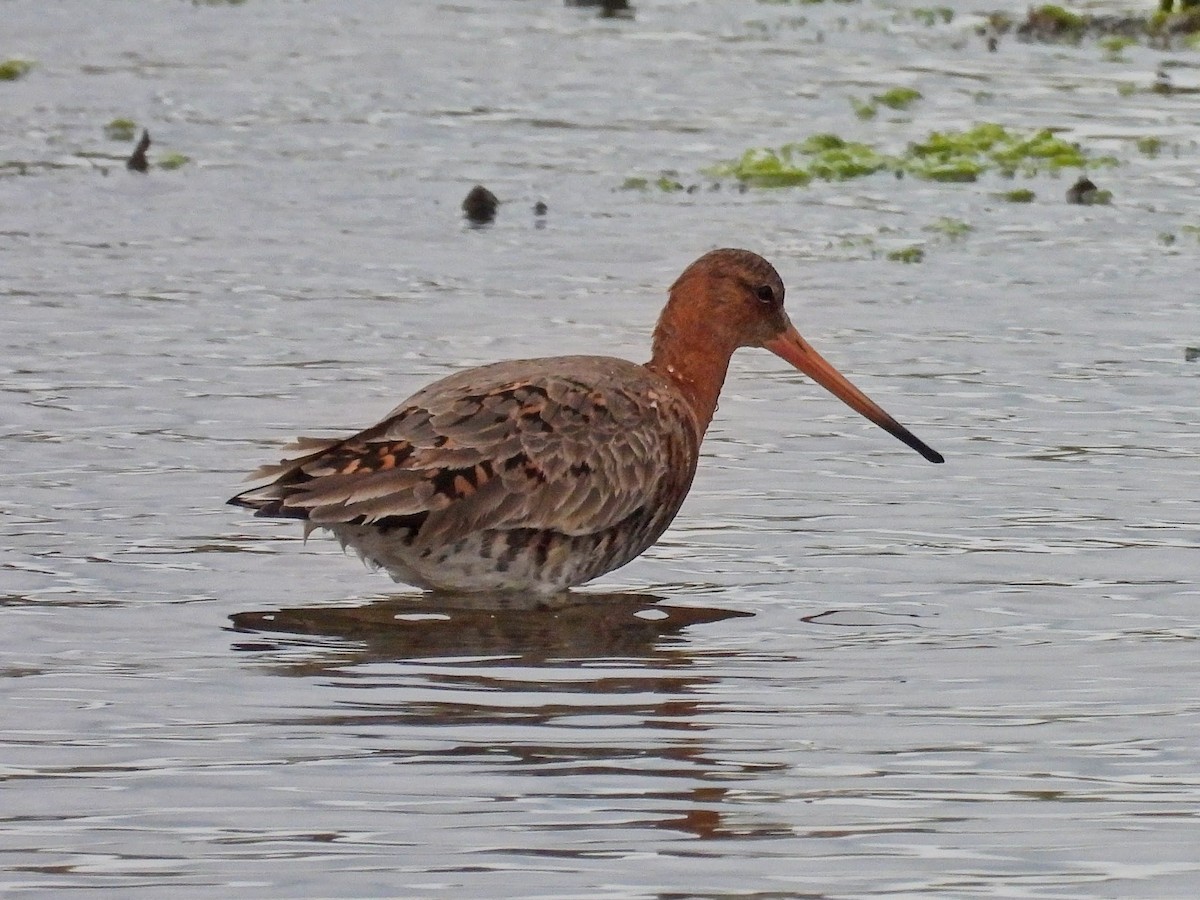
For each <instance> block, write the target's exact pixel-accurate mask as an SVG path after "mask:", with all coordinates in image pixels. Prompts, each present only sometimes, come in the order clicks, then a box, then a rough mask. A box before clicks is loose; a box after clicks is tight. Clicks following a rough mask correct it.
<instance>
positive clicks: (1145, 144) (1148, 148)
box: [1137, 135, 1163, 159]
mask: <svg viewBox="0 0 1200 900" xmlns="http://www.w3.org/2000/svg"><path fill="white" fill-rule="evenodd" d="M1162 146H1163V142H1162V138H1157V137H1154V136H1153V135H1147V136H1146V137H1140V138H1138V139H1137V148H1138V152H1139V153H1141V154H1142V155H1143V156H1149V157H1150V158H1151V159H1153V158H1154V157H1156V156H1158V154H1160V153H1162Z"/></svg>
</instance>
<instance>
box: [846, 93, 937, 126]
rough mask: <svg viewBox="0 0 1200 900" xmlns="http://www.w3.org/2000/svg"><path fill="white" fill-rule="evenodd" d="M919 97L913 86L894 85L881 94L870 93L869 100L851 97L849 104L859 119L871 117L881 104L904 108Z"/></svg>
mask: <svg viewBox="0 0 1200 900" xmlns="http://www.w3.org/2000/svg"><path fill="white" fill-rule="evenodd" d="M921 97H922V94H921V92H920V91H918V90H916V89H915V88H909V87H894V88H889V89H888V90H886V91H884V92H883V93H882V94H872V95H871V99H870V100H859V99H858V98H857V97H851V98H850V105H851V106H853V107H854V114H855V115H856V116H858V117H859V118H860V119H873V118H875V114H876V112H878V110H879V107H881V106H886V107H888V108H889V109H896V110H904V109H908V108H909V107H910V106H912V105H913V104H914V103H916V102H917V101H918V100H920V99H921Z"/></svg>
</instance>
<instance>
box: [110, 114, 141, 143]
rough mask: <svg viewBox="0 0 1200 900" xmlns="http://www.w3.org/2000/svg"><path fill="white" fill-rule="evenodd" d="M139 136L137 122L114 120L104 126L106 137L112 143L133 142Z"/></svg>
mask: <svg viewBox="0 0 1200 900" xmlns="http://www.w3.org/2000/svg"><path fill="white" fill-rule="evenodd" d="M135 134H137V122H135V121H133V119H113V120H112V121H111V122H109V123H108V124H107V125H105V126H104V136H105V137H106V138H108V139H109V140H110V141H122V142H124V141H132V140H133V136H134V135H135Z"/></svg>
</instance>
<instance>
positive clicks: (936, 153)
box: [711, 122, 1117, 187]
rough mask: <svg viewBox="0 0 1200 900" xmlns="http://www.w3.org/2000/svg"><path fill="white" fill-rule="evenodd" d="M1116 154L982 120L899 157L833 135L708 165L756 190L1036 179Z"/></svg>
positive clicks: (939, 134) (1107, 159)
mask: <svg viewBox="0 0 1200 900" xmlns="http://www.w3.org/2000/svg"><path fill="white" fill-rule="evenodd" d="M1116 164H1117V161H1116V160H1115V159H1113V158H1112V157H1093V156H1089V155H1088V154H1087V153H1086V152H1085V151H1084V150H1083V149H1082V148H1080V146H1079V145H1078V144H1074V143H1071V142H1069V141H1066V140H1063V139H1062V138H1060V137H1057V136H1056V135H1055V134H1054V132H1052V131H1051V130H1050V129H1042V130H1040V131H1034V132H1021V131H1015V130H1009V129H1007V128H1005V127H1004V126H1003V125H997V124H994V123H986V122H985V123H983V124H981V125H975V126H973V127H972V128H968V129H966V130H965V131H946V132H941V131H935V132H932V133H930V134H929V135H928V136H927V137H926V138H924V139H923V140H920V141H916V142H914V143H911V144H909V145H908V147H907V148H906V149H905V151H904V152H903V153H901V154H900V155H898V156H892V155H886V154H883V153H880V152H879V151H878V150H876V149H875V148H874V147H872V146H870V145H869V144H864V143H860V142H857V141H847V140H844V139H843V138H840V137H838V136H837V135H835V134H817V135H813V136H812V137H810V138H808V139H807V140H805V141H802V142H800V143H798V144H785V145H783V146H782V147H780V148H779V149H778V150H774V149H770V148H765V149H750V150H747V151H746V152H745V153H743V154H742V156H741V158H739V159H737V160H734V161H733V162H729V163H725V164H724V165H720V166H717V167H716V168H714V169H712V170H711V174H713V175H717V176H732V177H734V178H736V179H738V181H741V182H742V183H743V184H749V185H753V186H756V187H793V186H798V185H806V184H809V183H810V182H811V181H813V180H814V179H817V180H821V181H845V180H847V179H850V178H860V177H862V176H865V175H872V174H874V173H876V172H880V171H890V172H894V173H896V174H898V175H902V174H909V175H914V176H916V177H917V178H922V179H925V180H928V181H948V182H969V181H975V180H977V179H978V178H979V176H980V175H982V174H983V173H984V172H988V171H996V172H999V173H1000V174H1002V175H1007V176H1013V175H1017V174H1022V175H1025V176H1032V175H1036V174H1039V173H1040V172H1043V171H1049V172H1057V171H1059V170H1060V169H1068V168H1077V169H1083V168H1087V167H1089V166H1105V165H1116Z"/></svg>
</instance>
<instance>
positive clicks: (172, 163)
mask: <svg viewBox="0 0 1200 900" xmlns="http://www.w3.org/2000/svg"><path fill="white" fill-rule="evenodd" d="M191 161H192V158H191V157H190V156H184V155H183V154H182V153H168V154H166V155H165V156H163V157H162V158H161V159H160V160H158V162H157V163H155V165H157V166H158V168H160V169H167V170H170V169H179V168H182V167H183V166H186V165H187V164H188V163H190V162H191Z"/></svg>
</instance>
